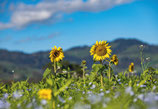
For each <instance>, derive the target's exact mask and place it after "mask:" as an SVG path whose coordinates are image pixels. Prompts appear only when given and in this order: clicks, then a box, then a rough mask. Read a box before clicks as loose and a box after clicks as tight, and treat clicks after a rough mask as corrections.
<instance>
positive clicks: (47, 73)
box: [43, 68, 52, 79]
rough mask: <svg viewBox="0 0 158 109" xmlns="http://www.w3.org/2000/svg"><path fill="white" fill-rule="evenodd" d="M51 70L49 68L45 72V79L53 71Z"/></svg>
mask: <svg viewBox="0 0 158 109" xmlns="http://www.w3.org/2000/svg"><path fill="white" fill-rule="evenodd" d="M51 71H52V70H51V69H49V68H47V69H46V70H45V71H44V73H43V79H44V78H46V77H47V76H48V75H49V74H50V73H51Z"/></svg>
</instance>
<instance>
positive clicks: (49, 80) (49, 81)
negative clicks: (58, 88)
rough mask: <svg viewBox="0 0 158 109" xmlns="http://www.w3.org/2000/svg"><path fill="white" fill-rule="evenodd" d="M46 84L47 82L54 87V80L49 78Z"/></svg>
mask: <svg viewBox="0 0 158 109" xmlns="http://www.w3.org/2000/svg"><path fill="white" fill-rule="evenodd" d="M46 82H47V83H48V84H49V85H50V86H52V85H53V82H52V79H50V78H49V79H47V80H46Z"/></svg>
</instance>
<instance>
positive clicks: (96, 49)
mask: <svg viewBox="0 0 158 109" xmlns="http://www.w3.org/2000/svg"><path fill="white" fill-rule="evenodd" d="M110 47H111V46H108V43H106V41H99V42H98V41H96V43H95V44H94V45H93V46H92V47H91V50H90V53H91V55H93V59H94V60H96V61H101V60H104V59H106V58H109V57H110V55H111V52H112V50H111V49H110Z"/></svg>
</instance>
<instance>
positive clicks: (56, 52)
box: [49, 46, 64, 62]
mask: <svg viewBox="0 0 158 109" xmlns="http://www.w3.org/2000/svg"><path fill="white" fill-rule="evenodd" d="M49 54H50V56H49V57H50V60H51V62H54V61H56V62H58V61H60V60H62V59H63V58H64V53H63V50H62V48H61V47H59V48H57V47H56V46H54V48H52V50H51V52H50V53H49Z"/></svg>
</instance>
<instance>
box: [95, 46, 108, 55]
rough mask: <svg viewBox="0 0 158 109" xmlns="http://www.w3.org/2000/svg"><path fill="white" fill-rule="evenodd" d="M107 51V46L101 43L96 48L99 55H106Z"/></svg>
mask: <svg viewBox="0 0 158 109" xmlns="http://www.w3.org/2000/svg"><path fill="white" fill-rule="evenodd" d="M106 53H107V50H106V47H105V46H103V45H99V46H98V47H97V48H96V54H97V55H98V56H104V55H105V54H106Z"/></svg>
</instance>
